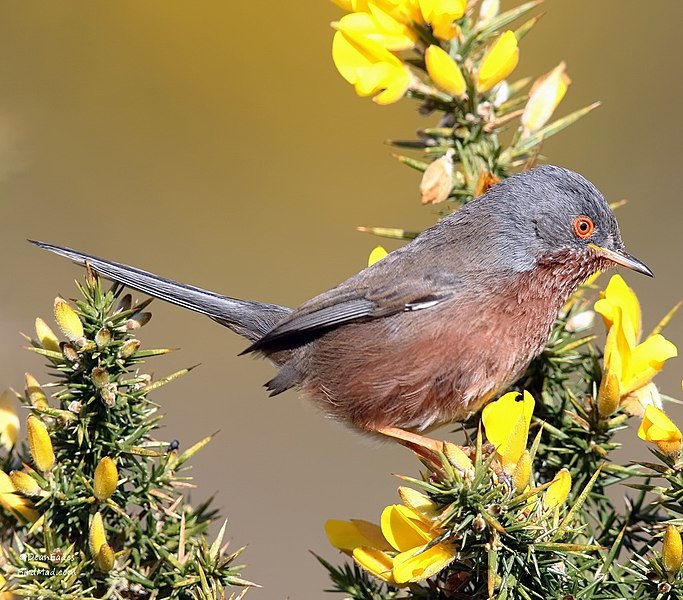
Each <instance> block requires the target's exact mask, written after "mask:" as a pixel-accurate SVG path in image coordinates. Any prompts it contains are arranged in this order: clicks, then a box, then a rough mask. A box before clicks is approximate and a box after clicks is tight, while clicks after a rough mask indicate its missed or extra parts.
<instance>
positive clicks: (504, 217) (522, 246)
mask: <svg viewBox="0 0 683 600" xmlns="http://www.w3.org/2000/svg"><path fill="white" fill-rule="evenodd" d="M480 200H483V201H484V202H483V204H485V205H488V208H489V210H490V214H494V215H496V217H495V221H496V222H497V224H496V227H497V229H498V233H499V235H498V238H499V239H501V240H505V241H504V242H503V245H504V246H505V248H501V247H499V248H498V250H499V251H502V252H505V253H506V254H507V255H508V257H511V260H514V261H516V262H517V263H519V265H523V264H525V263H526V264H527V265H528V266H529V267H531V266H532V265H533V264H536V263H537V262H539V261H543V262H545V261H548V260H552V259H553V257H562V256H572V257H574V260H575V262H580V263H582V265H583V270H584V271H585V270H588V271H597V270H602V269H604V268H606V267H608V266H611V264H617V265H621V266H624V267H627V268H629V269H632V270H634V271H637V272H638V273H643V274H645V275H648V276H650V277H651V276H652V275H653V273H652V271H651V270H650V269H649V268H648V267H647V266H646V265H645V264H644V263H643V262H641V261H640V260H638V259H637V258H635V257H633V256H631V255H630V254H628V253H627V252H626V249H625V247H624V243H623V242H622V240H621V233H620V232H619V225H618V223H617V220H616V217H615V216H614V213H613V212H612V210H611V209H610V207H609V205H608V204H607V202H606V201H605V198H604V197H603V195H602V194H601V193H600V192H599V191H598V189H597V188H596V187H595V186H594V185H593V184H592V183H591V182H590V181H588V180H587V179H586V178H585V177H583V176H581V175H579V174H578V173H574V172H573V171H569V170H567V169H563V168H560V167H555V166H551V165H544V166H541V167H538V168H536V169H532V170H530V171H525V172H523V173H520V174H519V175H515V176H513V177H510V178H508V179H506V180H504V181H503V182H501V183H499V184H497V185H496V186H494V187H493V188H492V189H491V190H489V192H488V193H487V194H486V195H485V196H484V197H482V198H481V199H480ZM500 234H502V235H500Z"/></svg>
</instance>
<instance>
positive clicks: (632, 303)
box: [595, 275, 641, 343]
mask: <svg viewBox="0 0 683 600" xmlns="http://www.w3.org/2000/svg"><path fill="white" fill-rule="evenodd" d="M600 296H601V298H600V300H598V301H597V302H596V303H595V312H598V313H600V314H601V315H602V318H603V320H604V322H605V326H606V327H608V328H609V327H611V326H612V324H613V323H614V321H615V319H616V318H617V315H616V308H619V309H621V312H622V315H623V316H622V318H623V319H624V321H625V322H628V323H629V324H630V326H632V327H633V330H634V332H635V337H636V339H635V342H634V343H637V342H638V340H639V339H640V334H641V312H640V303H639V302H638V297H637V296H636V294H635V292H634V291H633V290H632V289H631V288H630V287H628V285H627V284H626V282H625V281H624V279H623V278H622V277H621V275H613V276H612V277H611V278H610V280H609V283H608V284H607V287H606V288H605V290H604V291H603V292H601V293H600Z"/></svg>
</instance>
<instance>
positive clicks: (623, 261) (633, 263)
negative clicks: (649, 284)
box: [588, 244, 655, 277]
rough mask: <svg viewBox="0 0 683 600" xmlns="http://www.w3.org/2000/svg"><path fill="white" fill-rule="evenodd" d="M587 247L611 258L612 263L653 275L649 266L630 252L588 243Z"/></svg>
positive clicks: (649, 275)
mask: <svg viewBox="0 0 683 600" xmlns="http://www.w3.org/2000/svg"><path fill="white" fill-rule="evenodd" d="M588 247H589V248H591V249H592V250H593V251H594V252H596V253H597V254H599V255H600V256H604V257H605V258H606V259H608V260H611V261H612V262H613V263H616V264H618V265H621V266H622V267H627V268H629V269H632V270H634V271H636V272H637V273H642V274H643V275H647V276H648V277H654V276H655V274H654V273H653V272H652V270H651V269H650V267H648V266H647V265H646V264H645V263H644V262H642V261H640V260H638V259H637V258H636V257H635V256H631V255H630V254H626V253H625V252H619V251H617V250H609V249H608V248H603V247H602V246H598V245H597V244H588Z"/></svg>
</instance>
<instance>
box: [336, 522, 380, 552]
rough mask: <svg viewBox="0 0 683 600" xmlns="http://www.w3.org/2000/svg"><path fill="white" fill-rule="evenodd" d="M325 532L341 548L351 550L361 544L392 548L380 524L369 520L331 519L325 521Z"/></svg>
mask: <svg viewBox="0 0 683 600" xmlns="http://www.w3.org/2000/svg"><path fill="white" fill-rule="evenodd" d="M325 533H326V534H327V539H329V540H330V543H331V544H332V545H333V546H334V547H335V548H338V549H339V550H344V551H347V552H351V551H353V549H354V548H358V547H360V546H367V547H370V548H378V549H380V550H391V546H390V545H389V544H388V543H387V541H386V540H385V539H384V536H383V535H382V530H381V529H380V527H379V525H375V524H374V523H370V522H369V521H362V520H360V519H352V520H351V522H348V521H337V520H334V519H331V520H329V521H327V522H326V523H325Z"/></svg>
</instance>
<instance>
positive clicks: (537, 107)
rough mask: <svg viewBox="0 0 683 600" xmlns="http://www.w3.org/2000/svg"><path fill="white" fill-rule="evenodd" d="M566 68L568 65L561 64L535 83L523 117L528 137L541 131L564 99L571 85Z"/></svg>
mask: <svg viewBox="0 0 683 600" xmlns="http://www.w3.org/2000/svg"><path fill="white" fill-rule="evenodd" d="M566 68H567V65H566V64H565V63H564V62H561V63H560V64H559V65H558V66H557V67H555V68H554V69H553V70H552V71H550V73H546V74H545V75H543V76H542V77H540V78H539V79H538V80H536V82H535V83H534V85H533V87H532V88H531V91H530V92H529V101H528V102H527V104H526V107H525V108H524V112H523V113H522V117H521V122H522V127H523V129H524V132H525V134H527V135H528V134H531V133H534V132H535V131H538V130H539V129H541V127H543V126H544V125H545V124H546V123H547V122H548V120H549V119H550V117H551V116H552V114H553V112H554V111H555V109H556V108H557V105H558V104H559V103H560V102H561V101H562V98H564V95H565V94H566V93H567V87H568V86H569V84H570V83H571V80H570V79H569V77H568V76H567V74H566V73H565V69H566Z"/></svg>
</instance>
